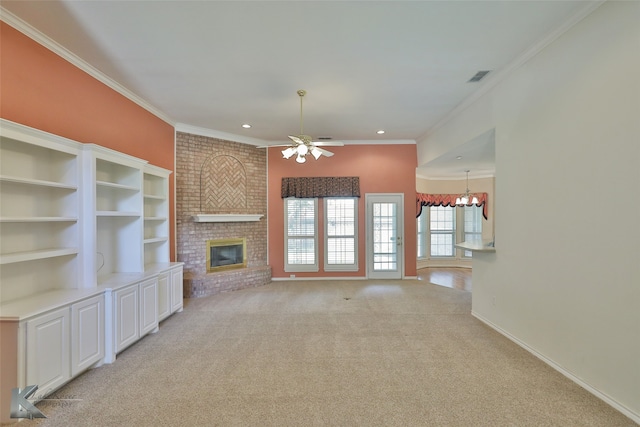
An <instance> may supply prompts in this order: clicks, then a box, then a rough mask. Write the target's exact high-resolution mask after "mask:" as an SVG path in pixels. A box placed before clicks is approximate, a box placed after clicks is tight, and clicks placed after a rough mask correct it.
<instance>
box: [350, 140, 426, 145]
mask: <svg viewBox="0 0 640 427" xmlns="http://www.w3.org/2000/svg"><path fill="white" fill-rule="evenodd" d="M341 142H343V143H344V145H416V140H415V139H354V140H343V141H341Z"/></svg>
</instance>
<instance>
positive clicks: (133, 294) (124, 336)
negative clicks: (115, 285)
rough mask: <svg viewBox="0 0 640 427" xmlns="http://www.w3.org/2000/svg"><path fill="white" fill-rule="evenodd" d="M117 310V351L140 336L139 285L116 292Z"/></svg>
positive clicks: (115, 303) (115, 304) (115, 302)
mask: <svg viewBox="0 0 640 427" xmlns="http://www.w3.org/2000/svg"><path fill="white" fill-rule="evenodd" d="M114 306H115V312H116V318H115V323H116V324H115V329H116V330H115V335H116V353H119V352H121V351H122V350H124V349H125V348H126V347H127V346H129V345H131V344H133V343H134V342H136V341H137V340H138V338H139V337H140V335H139V328H138V285H133V286H129V287H127V288H124V289H118V290H117V291H115V292H114Z"/></svg>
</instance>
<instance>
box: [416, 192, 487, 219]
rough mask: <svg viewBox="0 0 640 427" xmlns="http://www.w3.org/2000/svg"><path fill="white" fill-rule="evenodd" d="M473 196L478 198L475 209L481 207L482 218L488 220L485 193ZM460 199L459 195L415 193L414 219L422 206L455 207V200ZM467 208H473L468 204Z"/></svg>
mask: <svg viewBox="0 0 640 427" xmlns="http://www.w3.org/2000/svg"><path fill="white" fill-rule="evenodd" d="M473 196H475V197H477V198H478V203H476V204H475V205H476V206H477V207H480V206H482V216H483V217H484V219H489V218H488V211H489V208H488V206H487V197H488V195H487V193H473ZM458 197H460V194H424V193H416V218H417V217H419V216H420V214H421V213H422V207H423V206H451V207H453V206H455V205H456V199H457V198H458ZM467 206H473V205H472V204H471V203H469V204H468V205H467Z"/></svg>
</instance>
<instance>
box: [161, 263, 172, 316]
mask: <svg viewBox="0 0 640 427" xmlns="http://www.w3.org/2000/svg"><path fill="white" fill-rule="evenodd" d="M169 284H170V280H169V273H162V274H160V275H158V321H160V320H163V319H165V318H166V317H167V316H169V315H170V314H171V289H170V286H169Z"/></svg>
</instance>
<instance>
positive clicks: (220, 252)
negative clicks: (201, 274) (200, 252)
mask: <svg viewBox="0 0 640 427" xmlns="http://www.w3.org/2000/svg"><path fill="white" fill-rule="evenodd" d="M246 266H247V249H246V239H244V238H242V239H220V240H207V272H213V271H220V270H228V269H232V268H243V267H246Z"/></svg>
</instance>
